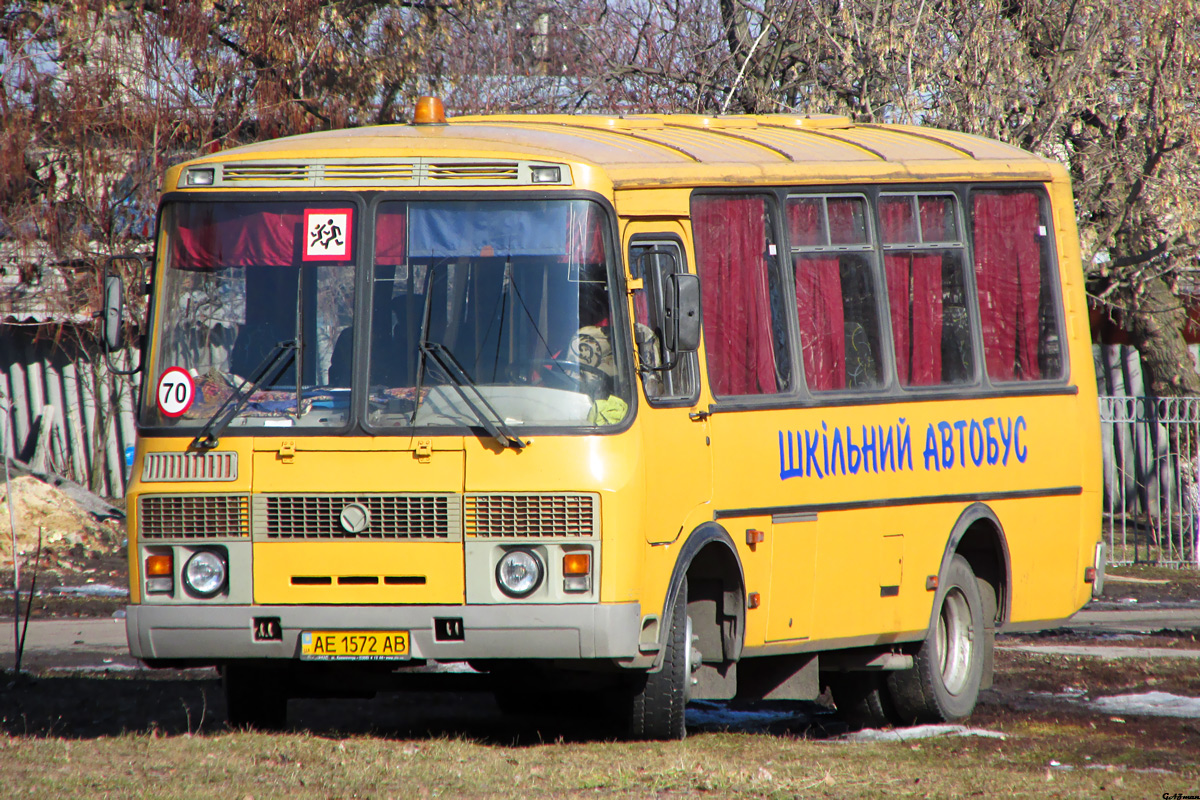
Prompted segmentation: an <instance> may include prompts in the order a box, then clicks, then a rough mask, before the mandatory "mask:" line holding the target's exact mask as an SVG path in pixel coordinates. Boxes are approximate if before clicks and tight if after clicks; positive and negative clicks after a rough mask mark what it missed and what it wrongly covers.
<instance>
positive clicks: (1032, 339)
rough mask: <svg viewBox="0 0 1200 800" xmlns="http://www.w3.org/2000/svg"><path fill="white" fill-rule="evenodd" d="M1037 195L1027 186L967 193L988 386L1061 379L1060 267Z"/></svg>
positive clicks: (1047, 221) (1047, 222)
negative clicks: (1007, 382)
mask: <svg viewBox="0 0 1200 800" xmlns="http://www.w3.org/2000/svg"><path fill="white" fill-rule="evenodd" d="M1042 197H1043V196H1042V194H1041V193H1040V192H1036V191H1033V190H1031V189H1009V190H988V191H975V192H973V193H972V195H971V212H972V213H971V216H972V223H973V225H972V227H973V230H972V234H973V239H974V245H975V281H976V285H977V288H978V291H979V317H980V322H981V325H982V328H983V354H984V361H985V362H986V364H987V373H988V377H989V378H990V379H991V380H992V381H993V382H1004V381H1036V380H1047V379H1051V378H1058V377H1061V376H1062V369H1063V353H1062V335H1061V333H1060V331H1059V315H1058V308H1057V301H1056V299H1055V292H1054V288H1053V287H1054V286H1055V285H1056V284H1057V283H1058V277H1057V267H1056V264H1055V260H1054V251H1053V247H1051V243H1050V236H1049V230H1050V222H1049V220H1048V219H1047V215H1046V212H1045V208H1044V206H1043V203H1042Z"/></svg>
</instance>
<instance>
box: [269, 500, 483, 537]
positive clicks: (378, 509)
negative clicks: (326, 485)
mask: <svg viewBox="0 0 1200 800" xmlns="http://www.w3.org/2000/svg"><path fill="white" fill-rule="evenodd" d="M352 503H358V504H359V505H361V506H363V507H364V508H365V509H366V511H367V515H368V519H369V522H368V523H367V525H366V527H365V528H364V529H363V530H361V531H359V532H357V533H349V532H347V531H346V530H345V529H344V528H343V527H342V524H341V514H342V510H343V509H344V508H346V506H348V505H350V504H352ZM254 530H255V533H256V534H257V535H258V536H260V537H263V538H265V539H269V540H297V539H425V540H441V541H451V540H458V539H460V538H461V535H462V534H461V531H462V505H461V501H460V499H459V498H458V497H457V496H455V495H446V494H401V495H378V494H377V495H354V494H344V495H343V494H336V495H334V494H329V495H315V494H303V495H255V496H254Z"/></svg>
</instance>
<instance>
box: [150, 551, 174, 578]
mask: <svg viewBox="0 0 1200 800" xmlns="http://www.w3.org/2000/svg"><path fill="white" fill-rule="evenodd" d="M172 572H173V570H172V569H171V557H170V556H146V575H148V576H149V575H170V574H171V573H172Z"/></svg>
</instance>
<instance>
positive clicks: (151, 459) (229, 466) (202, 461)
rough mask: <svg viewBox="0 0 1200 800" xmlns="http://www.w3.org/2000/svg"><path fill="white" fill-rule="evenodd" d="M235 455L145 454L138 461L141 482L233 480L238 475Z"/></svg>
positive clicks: (230, 453)
mask: <svg viewBox="0 0 1200 800" xmlns="http://www.w3.org/2000/svg"><path fill="white" fill-rule="evenodd" d="M237 457H238V454H237V453H233V452H215V453H147V454H146V459H145V461H143V462H142V481H143V482H145V483H156V482H157V483H163V482H171V481H233V480H237V476H238V458H237Z"/></svg>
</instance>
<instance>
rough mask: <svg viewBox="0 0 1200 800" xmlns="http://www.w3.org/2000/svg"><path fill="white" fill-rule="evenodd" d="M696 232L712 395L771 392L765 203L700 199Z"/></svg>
mask: <svg viewBox="0 0 1200 800" xmlns="http://www.w3.org/2000/svg"><path fill="white" fill-rule="evenodd" d="M692 228H693V231H694V234H695V237H696V263H697V267H698V271H699V273H700V292H701V300H702V303H703V308H704V346H705V353H706V354H707V357H708V375H709V380H710V382H711V383H712V390H713V394H715V395H725V396H728V395H746V394H769V393H773V392H775V391H776V390H777V389H776V382H775V356H774V350H773V347H772V340H771V303H770V298H769V294H768V288H767V278H768V275H767V270H768V268H769V262H768V261H767V259H766V256H765V253H764V251H765V249H766V203H765V201H764V200H763V199H762V198H759V197H723V196H721V197H719V196H711V195H710V196H701V197H697V198H696V199H695V200H694V201H693V205H692Z"/></svg>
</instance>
